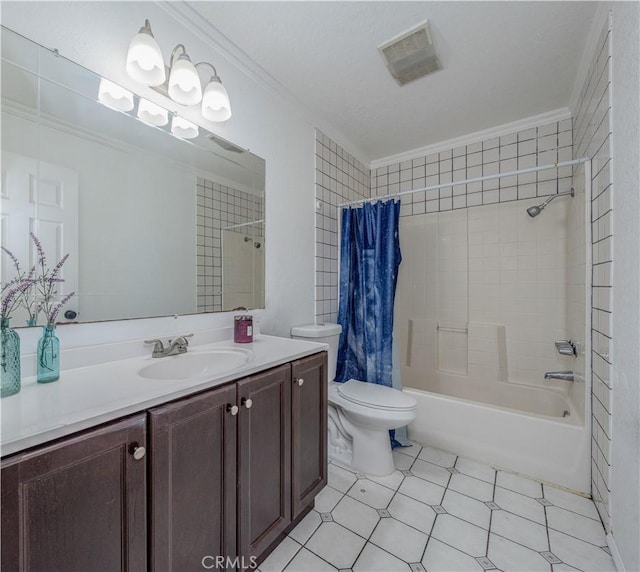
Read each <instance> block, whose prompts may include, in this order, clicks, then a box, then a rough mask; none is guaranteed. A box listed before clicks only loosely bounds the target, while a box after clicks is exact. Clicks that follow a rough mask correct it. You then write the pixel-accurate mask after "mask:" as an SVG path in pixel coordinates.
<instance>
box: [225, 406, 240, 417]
mask: <svg viewBox="0 0 640 572" xmlns="http://www.w3.org/2000/svg"><path fill="white" fill-rule="evenodd" d="M227 413H231V415H238V406H237V405H231V403H228V404H227Z"/></svg>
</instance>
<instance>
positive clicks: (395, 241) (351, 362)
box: [336, 201, 402, 446]
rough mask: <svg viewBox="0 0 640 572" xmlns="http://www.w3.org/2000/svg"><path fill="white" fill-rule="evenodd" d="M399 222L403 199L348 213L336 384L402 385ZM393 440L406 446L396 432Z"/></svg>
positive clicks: (342, 253)
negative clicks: (397, 358) (396, 318)
mask: <svg viewBox="0 0 640 572" xmlns="http://www.w3.org/2000/svg"><path fill="white" fill-rule="evenodd" d="M399 218H400V201H388V202H382V201H379V202H377V203H375V204H370V203H365V204H364V206H363V207H361V208H348V209H343V211H342V234H341V247H340V305H339V308H338V323H339V324H340V325H341V326H342V334H341V336H340V345H339V347H338V364H337V371H336V381H347V380H349V379H358V380H360V381H367V382H371V383H378V384H380V385H386V386H388V387H392V386H395V385H397V384H399V383H400V382H399V375H393V374H394V367H393V366H394V363H393V362H394V360H393V303H394V298H395V293H396V283H397V280H398V267H399V266H400V262H401V261H402V255H401V253H400V237H399V232H398V223H399ZM396 373H398V372H396ZM394 378H396V383H395V384H394ZM398 438H400V432H398ZM391 440H392V444H393V445H394V446H398V445H400V444H401V443H399V442H398V441H395V439H394V436H393V432H392V435H391Z"/></svg>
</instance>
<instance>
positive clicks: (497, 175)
mask: <svg viewBox="0 0 640 572" xmlns="http://www.w3.org/2000/svg"><path fill="white" fill-rule="evenodd" d="M589 160H590V159H589V157H582V158H580V159H573V160H572V161H562V162H561V163H549V164H548V165H541V166H539V167H529V168H527V169H519V170H517V171H509V172H507V173H495V174H494V175H485V176H483V177H475V178H473V179H465V180H464V181H452V182H450V183H441V184H440V185H432V186H430V187H423V188H422V189H414V190H413V191H400V192H399V193H393V194H391V195H383V196H381V197H371V198H369V199H360V200H358V201H351V202H348V203H341V204H339V205H338V206H339V207H347V206H351V205H358V204H363V203H369V202H371V201H383V200H385V199H392V198H395V197H400V196H402V195H410V194H413V193H420V192H422V191H433V190H435V189H443V188H445V187H457V186H458V185H466V184H468V183H479V182H481V181H490V180H491V179H500V178H501V177H512V176H513V175H524V174H526V173H535V172H537V171H548V170H549V169H559V168H560V167H568V166H570V165H579V164H581V163H586V162H587V161H589Z"/></svg>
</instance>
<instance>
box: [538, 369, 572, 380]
mask: <svg viewBox="0 0 640 572" xmlns="http://www.w3.org/2000/svg"><path fill="white" fill-rule="evenodd" d="M544 378H545V379H562V380H563V381H574V379H573V372H572V371H548V372H547V373H545V374H544Z"/></svg>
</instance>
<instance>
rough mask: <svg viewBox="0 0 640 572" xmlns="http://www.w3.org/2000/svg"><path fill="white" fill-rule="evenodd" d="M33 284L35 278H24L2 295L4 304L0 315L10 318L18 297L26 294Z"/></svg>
mask: <svg viewBox="0 0 640 572" xmlns="http://www.w3.org/2000/svg"><path fill="white" fill-rule="evenodd" d="M32 285H33V280H23V281H22V282H20V283H19V284H17V285H16V286H14V287H13V288H11V289H10V290H9V291H8V292H7V293H6V294H4V295H3V296H2V304H0V315H1V316H2V317H3V318H8V317H9V314H10V313H11V311H12V310H13V308H14V307H15V303H16V302H17V300H16V298H17V297H18V296H20V295H21V294H24V293H25V292H26V291H27V290H28V289H29V288H31V286H32Z"/></svg>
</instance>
